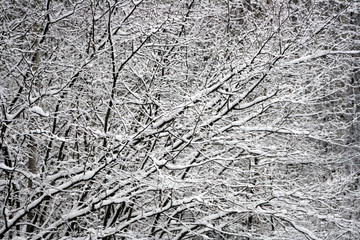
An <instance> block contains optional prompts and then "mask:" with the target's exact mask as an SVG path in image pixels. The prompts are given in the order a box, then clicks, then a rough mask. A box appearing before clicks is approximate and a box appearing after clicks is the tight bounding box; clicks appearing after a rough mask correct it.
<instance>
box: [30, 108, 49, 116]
mask: <svg viewBox="0 0 360 240" xmlns="http://www.w3.org/2000/svg"><path fill="white" fill-rule="evenodd" d="M29 111H30V112H33V113H36V114H38V115H40V116H42V117H48V116H49V113H47V112H45V111H44V110H43V109H42V108H41V107H39V106H34V107H32V108H30V109H29Z"/></svg>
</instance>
